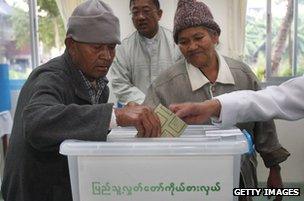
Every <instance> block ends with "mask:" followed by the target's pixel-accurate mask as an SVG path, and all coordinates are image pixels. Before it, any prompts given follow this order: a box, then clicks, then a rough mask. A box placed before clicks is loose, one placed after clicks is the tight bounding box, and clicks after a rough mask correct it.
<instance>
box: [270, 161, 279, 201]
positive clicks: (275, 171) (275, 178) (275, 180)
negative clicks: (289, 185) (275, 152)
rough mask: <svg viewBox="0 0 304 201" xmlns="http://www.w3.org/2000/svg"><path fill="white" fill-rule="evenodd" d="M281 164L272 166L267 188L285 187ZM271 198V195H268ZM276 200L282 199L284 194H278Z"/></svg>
mask: <svg viewBox="0 0 304 201" xmlns="http://www.w3.org/2000/svg"><path fill="white" fill-rule="evenodd" d="M280 169H281V168H280V166H279V165H276V166H274V167H270V171H269V176H268V180H267V188H283V182H282V177H281V171H280ZM268 198H269V199H270V197H268ZM274 201H282V196H277V197H276V198H275V199H274Z"/></svg>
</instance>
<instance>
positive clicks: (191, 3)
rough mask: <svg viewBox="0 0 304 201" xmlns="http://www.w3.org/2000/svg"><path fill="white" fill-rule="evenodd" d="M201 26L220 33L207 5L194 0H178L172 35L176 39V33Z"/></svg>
mask: <svg viewBox="0 0 304 201" xmlns="http://www.w3.org/2000/svg"><path fill="white" fill-rule="evenodd" d="M197 26H203V27H206V28H208V29H211V30H214V31H215V32H216V33H217V34H218V35H220V34H221V29H220V27H219V25H218V24H217V23H216V22H215V21H214V19H213V16H212V13H211V11H210V9H209V8H208V6H207V5H206V4H204V3H203V2H197V1H196V0H179V1H178V4H177V9H176V12H175V16H174V28H173V37H174V41H175V43H177V42H178V41H177V40H178V33H179V32H180V31H182V30H183V29H186V28H189V27H197Z"/></svg>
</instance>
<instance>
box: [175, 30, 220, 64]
mask: <svg viewBox="0 0 304 201" xmlns="http://www.w3.org/2000/svg"><path fill="white" fill-rule="evenodd" d="M218 41H219V37H218V35H217V34H212V33H210V32H208V30H207V29H205V28H203V27H190V28H187V29H184V30H182V31H180V32H179V33H178V46H179V48H180V51H181V52H182V54H183V55H184V56H185V58H186V59H187V61H188V62H189V63H191V64H192V65H193V66H195V67H197V68H202V67H204V66H208V65H209V64H210V63H211V58H212V55H213V54H214V53H215V46H216V44H217V43H218Z"/></svg>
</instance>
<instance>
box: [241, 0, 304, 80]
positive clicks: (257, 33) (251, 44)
mask: <svg viewBox="0 0 304 201" xmlns="http://www.w3.org/2000/svg"><path fill="white" fill-rule="evenodd" d="M299 10H304V0H248V4H247V18H246V20H247V23H246V41H245V59H246V62H247V63H248V64H249V65H250V66H251V67H252V68H253V70H254V72H255V73H256V75H257V76H258V78H259V79H261V80H262V81H273V80H284V79H282V78H290V77H292V76H297V75H302V74H303V73H304V67H303V64H304V61H303V55H304V40H303V39H304V35H303V34H304V26H303V23H304V13H303V12H298V11H299Z"/></svg>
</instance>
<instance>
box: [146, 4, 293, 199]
mask: <svg viewBox="0 0 304 201" xmlns="http://www.w3.org/2000/svg"><path fill="white" fill-rule="evenodd" d="M220 33H221V29H220V27H219V26H218V24H217V23H216V22H215V21H214V19H213V16H212V13H211V12H210V10H209V8H208V7H207V5H205V4H204V3H202V2H196V1H195V0H180V1H179V2H178V7H177V10H176V13H175V18H174V31H173V35H174V40H175V42H176V43H177V44H178V45H179V48H180V50H181V52H182V54H183V55H184V56H185V58H186V59H185V60H180V61H178V62H177V63H176V64H175V65H174V66H173V67H171V68H169V69H168V70H166V71H165V72H163V73H162V75H160V76H159V77H158V78H157V79H156V80H155V82H154V83H153V84H152V85H151V87H150V88H149V90H148V93H147V97H146V100H145V102H144V104H146V105H149V106H152V107H155V106H157V105H158V104H159V103H162V104H163V105H165V106H167V107H168V106H169V105H170V104H172V103H182V102H189V101H190V102H202V101H203V100H209V99H212V97H213V96H217V95H219V94H223V93H226V92H231V91H236V90H241V89H251V90H258V89H259V85H258V81H257V79H256V77H255V75H254V74H253V73H252V71H251V70H250V68H249V67H248V66H247V65H245V64H244V63H242V62H239V61H236V60H233V59H231V58H227V57H224V56H221V55H220V54H219V53H218V52H217V51H216V49H215V48H216V45H217V44H218V42H219V36H220ZM207 123H209V124H210V123H211V122H207ZM237 126H238V127H239V128H240V129H246V130H247V131H249V132H250V133H251V134H252V135H253V139H254V143H255V148H256V150H257V151H258V152H259V153H260V155H261V156H262V158H263V160H264V163H265V165H266V167H268V168H270V172H269V178H268V186H269V187H282V180H281V175H280V166H279V163H281V162H282V161H284V160H286V159H287V157H288V156H289V153H288V152H287V151H286V150H285V149H284V148H283V147H282V146H281V145H280V143H279V141H278V138H277V134H276V130H275V126H274V123H273V121H268V122H250V123H246V124H239V125H237ZM265 133H267V135H265ZM256 166H257V161H256V154H255V153H254V154H253V155H243V156H242V164H241V180H240V186H241V187H246V188H256V187H257V177H256ZM240 200H251V198H249V197H248V198H245V197H241V198H240Z"/></svg>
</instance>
